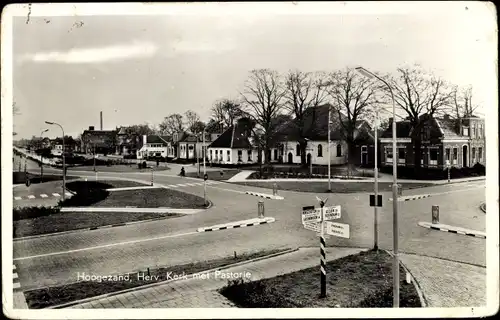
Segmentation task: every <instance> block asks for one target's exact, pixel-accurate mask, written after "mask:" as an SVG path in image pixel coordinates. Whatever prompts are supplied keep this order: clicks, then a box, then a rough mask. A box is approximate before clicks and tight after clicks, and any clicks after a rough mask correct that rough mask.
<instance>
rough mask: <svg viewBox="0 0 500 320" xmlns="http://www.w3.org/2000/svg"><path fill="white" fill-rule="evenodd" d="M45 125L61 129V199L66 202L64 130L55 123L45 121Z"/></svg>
mask: <svg viewBox="0 0 500 320" xmlns="http://www.w3.org/2000/svg"><path fill="white" fill-rule="evenodd" d="M45 123H46V124H51V125H56V126H59V128H61V131H62V161H63V194H62V199H63V201H64V200H66V160H65V157H64V150H65V149H66V148H65V145H64V128H63V127H62V126H61V125H60V124H59V123H56V122H50V121H45Z"/></svg>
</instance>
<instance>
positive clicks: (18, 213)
mask: <svg viewBox="0 0 500 320" xmlns="http://www.w3.org/2000/svg"><path fill="white" fill-rule="evenodd" d="M59 212H60V208H59V207H23V208H19V207H17V208H14V209H13V210H12V214H13V216H12V219H13V220H14V221H17V220H23V219H33V218H38V217H43V216H48V215H51V214H56V213H59Z"/></svg>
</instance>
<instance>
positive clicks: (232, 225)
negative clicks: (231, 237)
mask: <svg viewBox="0 0 500 320" xmlns="http://www.w3.org/2000/svg"><path fill="white" fill-rule="evenodd" d="M274 221H276V219H274V218H272V217H269V218H264V220H261V221H256V222H251V223H234V222H233V223H228V224H227V225H225V226H220V227H206V228H198V229H197V230H196V231H198V232H209V231H219V230H226V229H235V228H245V227H252V226H257V225H261V224H266V223H272V222H274Z"/></svg>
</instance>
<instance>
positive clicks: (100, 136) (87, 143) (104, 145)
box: [81, 126, 118, 154]
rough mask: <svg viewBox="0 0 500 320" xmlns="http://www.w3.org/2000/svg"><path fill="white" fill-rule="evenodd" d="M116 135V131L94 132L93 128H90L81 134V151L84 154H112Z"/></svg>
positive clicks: (114, 149)
mask: <svg viewBox="0 0 500 320" xmlns="http://www.w3.org/2000/svg"><path fill="white" fill-rule="evenodd" d="M117 133H118V130H94V126H90V127H89V128H88V130H85V131H83V133H82V137H81V139H82V140H81V145H82V147H81V149H82V151H83V152H85V153H94V151H95V153H97V154H113V153H115V152H116V144H117V143H116V137H117Z"/></svg>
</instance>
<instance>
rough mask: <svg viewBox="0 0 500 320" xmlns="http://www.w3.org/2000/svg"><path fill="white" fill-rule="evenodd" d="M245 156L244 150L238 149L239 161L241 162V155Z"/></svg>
mask: <svg viewBox="0 0 500 320" xmlns="http://www.w3.org/2000/svg"><path fill="white" fill-rule="evenodd" d="M242 156H243V151H242V150H238V162H241V161H242V160H241V157H242Z"/></svg>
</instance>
